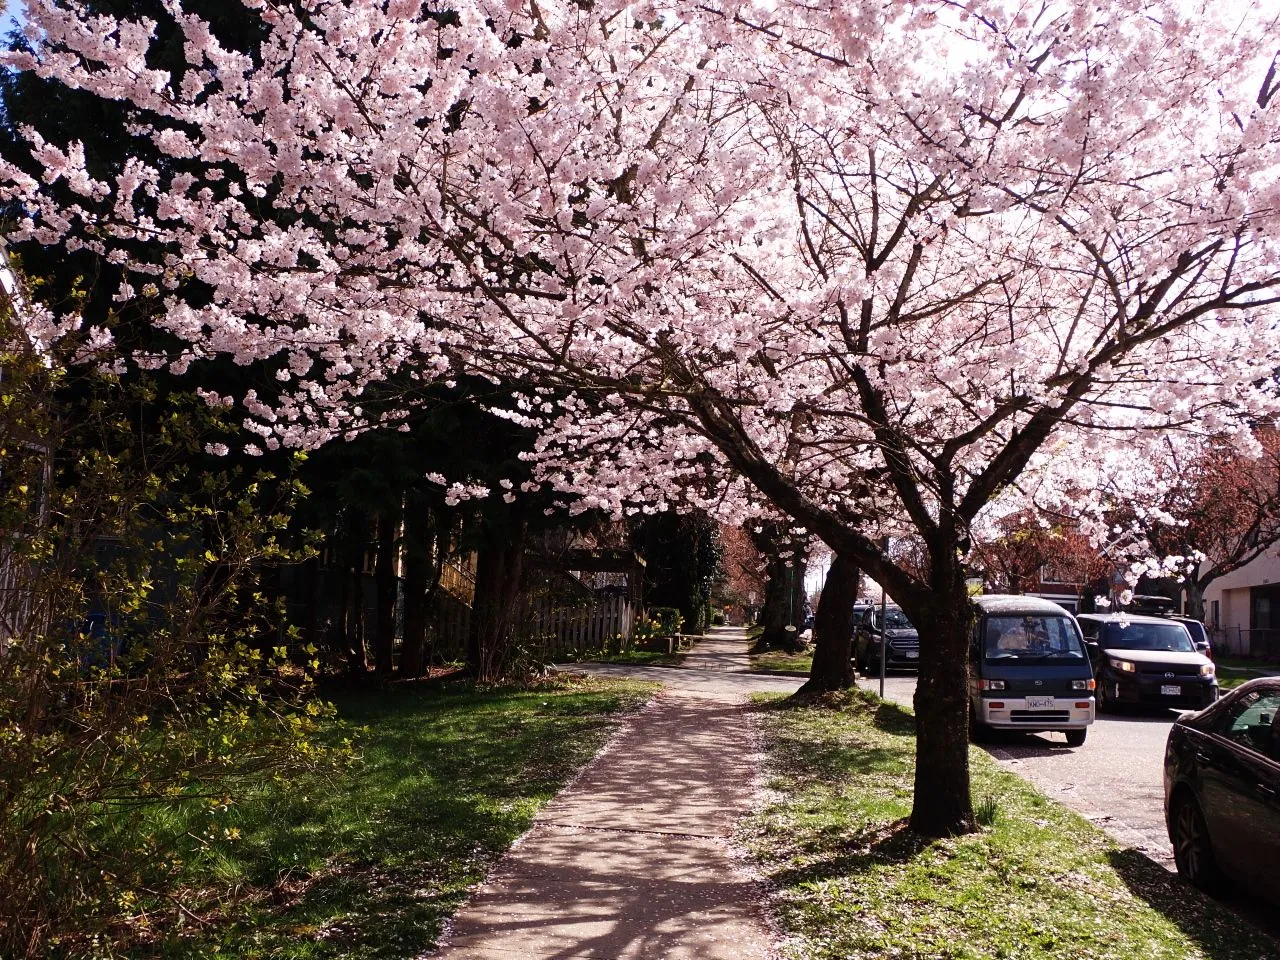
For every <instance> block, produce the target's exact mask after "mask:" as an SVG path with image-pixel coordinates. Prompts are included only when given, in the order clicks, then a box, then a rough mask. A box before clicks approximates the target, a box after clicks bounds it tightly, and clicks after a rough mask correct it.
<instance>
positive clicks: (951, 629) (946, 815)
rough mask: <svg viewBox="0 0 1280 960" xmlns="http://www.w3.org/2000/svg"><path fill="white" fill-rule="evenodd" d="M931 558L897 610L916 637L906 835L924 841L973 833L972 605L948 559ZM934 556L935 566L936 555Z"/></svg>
mask: <svg viewBox="0 0 1280 960" xmlns="http://www.w3.org/2000/svg"><path fill="white" fill-rule="evenodd" d="M946 552H947V551H946V550H945V549H944V550H940V551H938V552H937V554H935V561H934V564H933V567H934V569H933V571H932V572H933V577H932V580H933V582H932V583H931V585H930V586H931V588H932V589H931V591H930V592H929V593H928V594H927V595H925V596H922V597H915V598H911V600H913V601H914V602H910V601H908V602H910V607H909V608H908V604H907V603H906V602H904V603H903V608H904V609H905V610H906V612H907V614H908V615H909V616H910V617H911V619H912V621H913V622H914V623H915V624H916V625H917V626H918V628H919V630H920V676H919V680H918V681H917V683H916V696H915V709H916V778H915V797H914V800H913V803H912V807H911V829H912V830H913V831H914V832H916V833H918V834H920V835H922V836H926V837H946V836H952V835H954V834H958V833H971V832H973V831H974V830H975V829H976V825H975V822H974V819H973V803H972V800H971V797H970V794H969V737H968V731H969V635H970V631H971V630H972V625H973V611H972V604H971V602H970V600H969V596H968V592H967V591H966V590H965V583H964V574H963V570H962V569H961V567H960V564H959V563H958V562H957V561H956V560H955V559H954V557H955V552H954V551H951V556H950V557H947V556H946ZM939 554H941V560H940V561H939V559H938V555H939Z"/></svg>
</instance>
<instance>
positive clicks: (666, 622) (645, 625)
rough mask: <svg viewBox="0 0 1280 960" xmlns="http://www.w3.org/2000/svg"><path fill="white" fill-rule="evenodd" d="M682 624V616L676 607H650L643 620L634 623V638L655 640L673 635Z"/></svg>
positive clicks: (675, 634) (678, 631)
mask: <svg viewBox="0 0 1280 960" xmlns="http://www.w3.org/2000/svg"><path fill="white" fill-rule="evenodd" d="M683 626H684V617H683V616H682V615H681V613H680V611H679V609H677V608H676V607H650V608H649V609H648V610H647V611H646V613H645V617H644V619H643V620H641V621H640V622H639V623H638V624H636V629H635V638H636V640H640V641H643V640H655V639H661V638H665V637H674V636H677V635H678V634H679V633H680V628H681V627H683Z"/></svg>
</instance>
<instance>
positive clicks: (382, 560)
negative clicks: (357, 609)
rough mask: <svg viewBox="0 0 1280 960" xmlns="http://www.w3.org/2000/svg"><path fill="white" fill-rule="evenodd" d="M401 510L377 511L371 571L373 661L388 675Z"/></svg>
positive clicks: (379, 671) (390, 659)
mask: <svg viewBox="0 0 1280 960" xmlns="http://www.w3.org/2000/svg"><path fill="white" fill-rule="evenodd" d="M399 531H400V511H398V510H383V511H382V512H381V513H379V514H378V556H377V566H376V568H375V572H374V589H375V593H376V595H377V608H378V621H377V626H376V628H375V633H374V636H373V650H374V662H375V664H376V665H377V670H378V675H379V676H382V677H389V676H391V670H392V657H393V654H394V651H395V634H396V586H397V578H396V560H397V558H398V556H399V553H400V545H399V540H398V534H399Z"/></svg>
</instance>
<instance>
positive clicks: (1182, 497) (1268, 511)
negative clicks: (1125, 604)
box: [1117, 424, 1280, 620]
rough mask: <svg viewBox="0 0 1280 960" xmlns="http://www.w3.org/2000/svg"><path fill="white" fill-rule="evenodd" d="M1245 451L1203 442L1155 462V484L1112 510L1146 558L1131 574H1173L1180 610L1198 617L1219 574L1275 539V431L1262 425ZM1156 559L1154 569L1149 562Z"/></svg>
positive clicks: (1279, 441)
mask: <svg viewBox="0 0 1280 960" xmlns="http://www.w3.org/2000/svg"><path fill="white" fill-rule="evenodd" d="M1255 439H1256V441H1257V444H1256V448H1255V449H1253V450H1252V451H1250V454H1245V453H1242V452H1241V451H1240V450H1239V449H1237V448H1236V447H1234V446H1232V445H1230V444H1227V443H1222V442H1215V441H1210V442H1208V443H1206V444H1204V445H1203V446H1202V447H1200V448H1199V449H1197V450H1195V451H1193V452H1191V453H1190V454H1184V455H1181V456H1178V455H1170V456H1169V457H1167V458H1166V459H1165V460H1164V461H1163V462H1162V463H1161V482H1160V483H1159V484H1158V485H1157V486H1155V487H1154V488H1153V489H1152V490H1151V492H1150V494H1149V496H1148V497H1147V498H1146V499H1145V500H1140V501H1138V502H1129V503H1120V504H1118V505H1117V513H1118V515H1119V516H1121V517H1123V518H1124V519H1125V521H1126V522H1127V524H1128V525H1129V526H1130V527H1131V528H1132V529H1133V530H1135V531H1137V532H1138V533H1140V534H1141V536H1142V542H1143V543H1144V544H1145V545H1146V550H1145V551H1144V553H1145V555H1146V562H1145V563H1143V564H1139V565H1136V566H1135V570H1134V573H1135V574H1137V573H1151V574H1152V575H1155V576H1160V575H1162V574H1163V575H1168V574H1169V573H1170V572H1173V573H1175V574H1176V575H1177V576H1178V577H1179V578H1180V579H1181V581H1182V585H1183V589H1184V590H1185V591H1186V594H1187V612H1188V613H1189V614H1190V615H1191V616H1193V617H1196V618H1197V619H1201V620H1203V619H1204V593H1205V590H1207V589H1208V587H1209V585H1210V584H1212V583H1213V582H1214V581H1215V580H1217V579H1218V578H1220V577H1223V576H1226V575H1227V574H1228V573H1231V572H1232V571H1234V570H1238V569H1240V568H1241V567H1243V566H1244V565H1245V564H1247V563H1249V562H1251V561H1253V560H1256V559H1257V558H1258V557H1260V556H1262V555H1263V554H1264V553H1266V552H1267V551H1268V550H1270V549H1272V548H1273V547H1274V546H1275V544H1276V543H1277V542H1280V435H1278V434H1277V432H1276V430H1275V427H1274V426H1272V425H1270V424H1266V425H1264V426H1261V427H1260V428H1258V429H1257V430H1256V431H1255ZM1156 558H1161V559H1162V560H1163V561H1164V562H1163V564H1162V565H1161V566H1160V567H1156V566H1155V564H1154V563H1153V561H1154V560H1155V559H1156Z"/></svg>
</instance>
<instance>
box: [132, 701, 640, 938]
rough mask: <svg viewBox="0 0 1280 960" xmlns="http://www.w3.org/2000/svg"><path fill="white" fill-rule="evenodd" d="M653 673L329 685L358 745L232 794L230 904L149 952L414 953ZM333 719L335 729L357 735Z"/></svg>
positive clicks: (221, 855) (214, 856) (211, 860)
mask: <svg viewBox="0 0 1280 960" xmlns="http://www.w3.org/2000/svg"><path fill="white" fill-rule="evenodd" d="M653 689H655V688H654V686H653V685H649V684H639V683H632V682H623V681H614V680H595V679H573V680H564V679H560V680H555V681H548V682H546V683H543V684H540V685H538V686H536V687H534V688H532V689H494V690H477V689H475V688H473V687H472V686H471V685H469V684H466V683H462V682H454V683H449V684H443V685H430V686H424V685H406V686H402V687H396V688H392V689H389V690H381V691H377V692H369V693H365V694H352V695H346V696H340V697H335V698H334V699H335V702H336V705H337V707H338V711H339V714H340V716H341V717H342V719H343V720H344V721H346V723H347V724H348V725H350V726H353V727H357V728H364V729H362V730H360V731H359V732H357V733H356V737H355V738H356V743H357V747H358V750H359V754H360V758H359V760H358V761H357V762H355V763H354V764H352V765H351V766H350V768H349V769H347V770H346V771H344V772H343V773H340V774H337V775H331V776H330V777H328V778H326V779H316V780H313V781H310V782H295V783H290V784H283V785H280V786H278V787H271V788H264V789H263V790H262V791H261V792H260V794H259V796H258V797H257V798H256V799H254V800H252V801H250V802H247V803H245V804H244V805H242V806H239V807H235V808H232V817H233V825H232V829H233V831H234V830H238V831H239V837H238V839H234V840H228V839H225V838H223V839H219V840H217V841H214V846H213V848H212V849H211V850H210V851H209V854H208V856H207V857H206V858H205V862H204V863H203V864H202V868H201V869H202V870H203V872H204V874H205V875H204V881H205V882H206V883H207V884H208V885H209V887H210V888H211V889H217V890H221V891H226V894H227V896H226V899H225V901H224V906H223V909H222V911H221V914H220V915H219V914H218V913H216V912H215V913H214V914H213V915H212V916H211V918H210V919H211V922H209V923H208V924H207V925H205V926H203V927H201V926H200V925H198V924H194V925H191V926H189V927H188V936H187V937H185V938H173V939H170V940H169V941H167V942H165V943H163V944H160V945H157V946H156V948H155V950H154V951H149V952H147V953H143V952H139V951H134V952H130V953H129V954H128V955H129V956H144V955H158V956H163V957H166V958H169V957H172V958H195V957H200V958H202V960H203V958H210V957H225V958H250V957H253V958H258V957H262V958H266V957H271V958H297V960H301V958H306V960H313V958H315V960H318V958H324V957H344V958H388V960H389V958H406V957H416V956H418V955H420V954H422V953H423V952H424V951H426V950H428V949H430V948H431V947H432V946H433V944H434V943H435V941H436V938H437V936H438V934H439V931H440V928H441V924H442V922H443V921H444V920H445V919H446V918H447V917H448V916H450V915H451V914H452V913H453V912H454V910H455V909H456V908H457V907H458V905H459V904H460V903H461V902H462V900H463V898H464V897H465V896H466V894H467V890H468V888H469V887H470V886H472V885H473V884H475V883H477V882H479V881H480V880H481V879H483V877H484V876H485V873H486V871H487V870H488V868H489V867H490V866H491V865H492V864H493V862H494V861H495V859H496V858H497V857H498V856H499V855H500V854H502V852H503V851H505V850H506V849H507V847H508V846H510V844H511V842H512V841H513V840H515V839H516V838H517V837H518V836H520V834H521V833H523V832H524V831H525V830H527V829H528V827H529V826H530V824H531V822H532V820H533V817H534V814H535V813H536V812H537V811H538V809H539V808H540V807H541V806H542V805H543V804H544V803H545V802H546V801H547V800H549V799H550V798H551V797H552V796H554V795H555V793H556V792H557V791H558V790H559V789H560V787H561V786H563V785H564V783H565V782H566V781H567V780H568V779H569V778H570V777H571V776H572V775H573V774H574V773H575V772H576V771H577V770H578V769H579V768H580V767H581V766H582V765H583V764H584V763H585V762H586V761H587V760H589V759H590V758H591V756H592V755H593V754H594V753H595V751H596V750H597V749H598V748H599V747H600V746H601V745H602V744H603V743H604V741H605V740H606V739H607V737H608V735H609V733H610V732H611V731H612V730H613V728H614V727H615V726H616V724H617V722H618V721H619V719H620V718H621V716H622V714H623V712H624V711H626V710H628V709H630V708H634V707H637V706H638V705H639V704H641V703H643V702H644V700H646V699H647V698H648V696H649V695H650V694H651V692H652V691H653ZM350 733H351V731H350V729H347V730H345V731H343V730H342V729H340V728H338V727H337V726H336V725H335V728H334V730H333V736H334V737H340V736H344V735H349V734H350Z"/></svg>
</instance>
